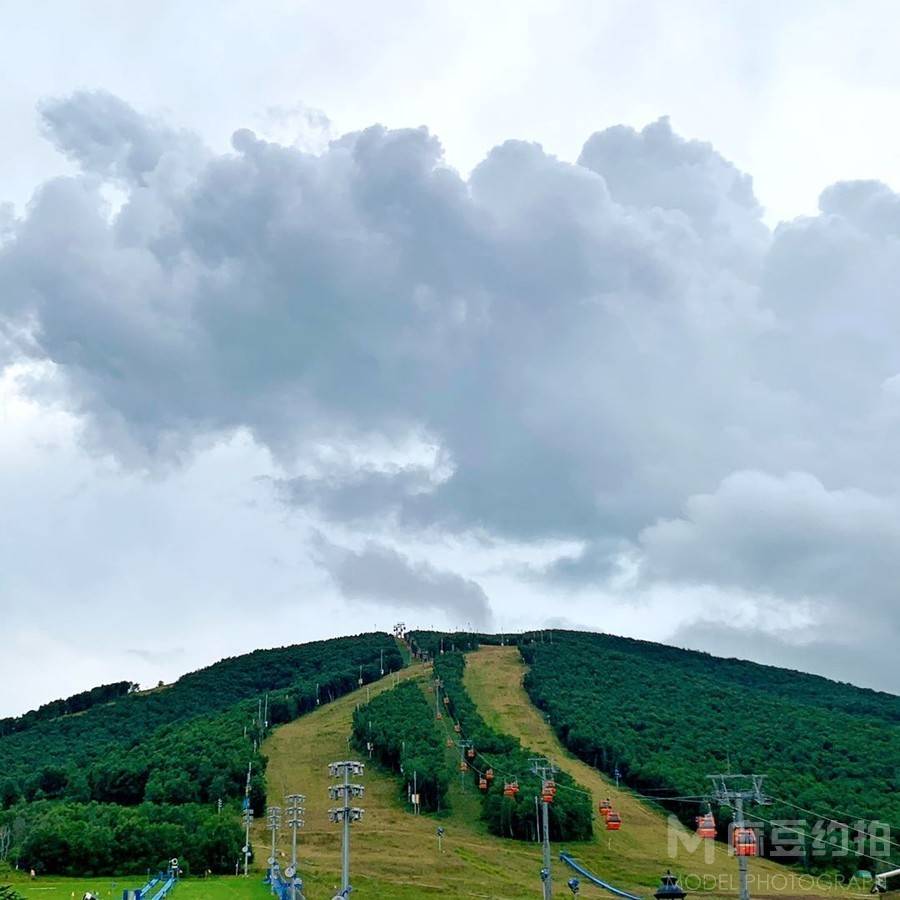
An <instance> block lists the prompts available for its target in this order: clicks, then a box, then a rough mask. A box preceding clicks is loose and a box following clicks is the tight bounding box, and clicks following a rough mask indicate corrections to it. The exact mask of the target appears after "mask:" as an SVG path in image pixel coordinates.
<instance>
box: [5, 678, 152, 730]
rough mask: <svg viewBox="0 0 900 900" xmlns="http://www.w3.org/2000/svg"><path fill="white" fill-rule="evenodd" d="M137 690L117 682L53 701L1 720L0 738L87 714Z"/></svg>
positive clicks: (130, 685) (135, 687)
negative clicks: (94, 707) (62, 718)
mask: <svg viewBox="0 0 900 900" xmlns="http://www.w3.org/2000/svg"><path fill="white" fill-rule="evenodd" d="M136 689H137V685H136V684H134V683H133V682H131V681H117V682H115V683H114V684H101V685H100V686H99V687H95V688H91V689H90V690H89V691H81V692H79V693H77V694H73V695H72V696H71V697H66V699H65V700H52V701H51V702H50V703H45V704H44V705H43V706H39V707H38V708H37V709H33V710H31V712H27V713H25V714H24V715H22V716H13V717H10V718H6V719H0V737H4V736H5V735H7V734H12V733H13V732H16V731H25V729H27V728H31V726H32V725H35V724H37V723H38V722H46V721H49V720H50V719H58V718H59V717H60V716H71V715H74V714H75V713H82V712H85V711H86V710H88V709H90V708H91V707H92V706H97V705H99V704H101V703H109V702H110V701H112V700H118V699H119V697H124V696H125V695H126V694H129V693H131V692H132V691H134V690H136Z"/></svg>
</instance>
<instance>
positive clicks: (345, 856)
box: [328, 760, 366, 897]
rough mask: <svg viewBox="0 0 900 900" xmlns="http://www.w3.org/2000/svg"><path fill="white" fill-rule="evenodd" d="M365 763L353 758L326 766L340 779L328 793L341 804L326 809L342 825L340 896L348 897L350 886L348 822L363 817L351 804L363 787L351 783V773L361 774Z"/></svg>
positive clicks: (362, 790)
mask: <svg viewBox="0 0 900 900" xmlns="http://www.w3.org/2000/svg"><path fill="white" fill-rule="evenodd" d="M365 768H366V767H365V764H364V763H361V762H356V761H355V760H346V761H343V762H333V763H330V764H329V766H328V772H329V774H330V775H331V777H332V778H340V779H342V780H341V782H340V783H339V784H333V785H332V786H331V787H330V788H328V795H329V797H331V799H332V800H335V801H340V803H341V805H340V806H337V807H334V808H332V809H329V810H328V818H329V820H330V821H332V822H341V823H343V826H344V829H343V831H344V834H343V842H342V847H341V893H340V894H339V895H338V896H340V897H349V895H350V891H351V887H350V823H351V822H358V821H359V820H360V819H361V818H362V817H363V810H362V809H360V808H359V807H358V806H351V804H350V801H351V800H352V799H353V798H354V797H362V796H363V794H364V793H365V788H364V787H363V786H362V785H361V784H352V783H351V781H350V776H351V775H357V776H362V774H363V772H364V771H365Z"/></svg>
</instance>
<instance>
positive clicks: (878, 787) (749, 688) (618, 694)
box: [520, 632, 900, 867]
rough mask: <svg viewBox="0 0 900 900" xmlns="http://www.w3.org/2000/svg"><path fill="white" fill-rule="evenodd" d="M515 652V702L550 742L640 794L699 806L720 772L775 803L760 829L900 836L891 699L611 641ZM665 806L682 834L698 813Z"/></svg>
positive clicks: (898, 743)
mask: <svg viewBox="0 0 900 900" xmlns="http://www.w3.org/2000/svg"><path fill="white" fill-rule="evenodd" d="M520 646H521V652H522V654H523V656H524V658H525V660H526V662H527V663H528V664H529V665H530V667H531V669H530V673H529V675H528V677H527V678H526V682H525V687H526V690H527V691H528V693H529V695H530V696H531V698H532V700H533V701H534V702H535V704H536V705H537V706H538V707H539V708H541V709H542V710H545V711H546V712H547V713H549V716H550V721H551V723H552V725H553V727H554V728H555V729H556V731H557V733H558V734H559V736H560V738H561V739H562V741H563V742H564V743H565V744H566V745H567V746H568V747H569V749H571V750H572V751H573V752H574V753H576V754H577V755H578V756H580V757H581V758H582V759H584V760H585V761H586V762H588V763H590V764H591V765H594V766H597V767H599V768H601V769H603V770H604V771H606V772H607V773H609V774H612V773H613V772H614V771H615V770H616V769H617V768H618V770H619V772H620V774H621V776H622V778H623V779H624V781H625V782H626V783H627V784H629V785H630V786H632V787H634V788H636V789H638V790H640V791H646V792H648V793H650V794H651V795H652V796H654V797H658V798H660V799H662V798H664V797H665V795H666V794H668V793H671V795H673V796H674V795H679V796H692V795H698V796H699V795H703V794H705V793H707V792H708V790H709V787H710V783H709V781H708V780H707V778H706V776H707V774H710V773H716V772H723V771H728V770H729V767H730V770H731V771H741V772H746V771H751V772H761V773H765V774H767V776H768V778H767V781H766V785H767V788H768V791H769V792H770V794H771V795H772V796H773V798H774V803H773V805H772V806H767V807H764V808H763V809H761V810H759V809H757V810H753V811H752V812H753V814H755V815H756V816H757V818H759V819H761V820H770V821H771V820H776V819H791V820H797V819H800V820H806V823H807V824H806V825H805V826H803V827H804V828H805V829H806V831H808V832H809V833H810V834H812V832H813V829H814V828H815V825H816V821H817V819H818V818H820V817H821V818H822V819H823V820H824V827H825V829H826V832H828V830H829V829H830V833H827V835H826V833H824V832H823V836H826V839H827V840H834V841H835V842H838V843H840V842H841V839H842V838H841V834H840V829H839V828H838V823H840V822H845V823H846V822H848V821H849V820H850V819H851V818H852V820H853V822H854V823H855V821H856V820H858V819H864V820H873V819H878V820H881V821H883V822H887V823H892V824H897V823H900V793H898V789H900V728H898V721H900V720H898V715H900V698H898V697H895V696H892V695H889V694H881V693H878V692H875V691H870V690H864V689H861V688H856V687H853V686H851V685H846V684H838V683H835V682H831V681H828V680H827V679H824V678H819V677H816V676H812V675H804V674H801V673H797V672H791V671H788V670H784V669H776V668H772V667H769V666H761V665H757V664H754V663H749V662H742V661H739V660H723V659H717V658H715V657H712V656H709V655H707V654H703V653H696V652H693V651H685V650H678V649H675V648H672V647H666V646H662V645H659V644H652V643H648V642H642V641H634V640H628V639H624V638H617V637H612V636H609V635H600V634H583V633H577V632H555V633H554V642H553V644H552V645H551V644H549V643H544V644H539V643H534V642H525V643H522V644H521V645H520ZM671 805H672V807H673V808H674V809H676V810H677V811H678V812H679V813H680V814H681V815H682V816H683V817H684V819H685V820H686V821H691V820H692V818H693V816H695V815H696V814H697V811H698V805H697V804H690V803H685V802H677V803H674V804H671ZM720 825H721V823H720ZM863 830H865V827H864V829H863ZM859 832H860V829H859V827H858V826H854V828H852V829H851V839H852V838H853V837H859V836H860V835H859ZM863 837H864V835H863ZM810 847H811V845H810V844H808V845H807V848H806V861H807V862H814V860H812V859H810V858H809V851H810ZM835 849H836V848H834V847H829V846H828V845H823V847H822V852H827V854H828V855H829V856H831V855H832V853H833V852H834V851H835ZM865 849H866V851H868V850H869V849H871V846H870V844H869V842H867V844H866V848H865ZM832 861H833V862H834V863H836V864H840V863H841V854H840V853H838V854H837V858H835V859H833V860H832ZM857 862H858V861H857V860H854V859H852V858H847V859H846V861H845V864H846V866H847V867H853V866H855V865H856V864H857Z"/></svg>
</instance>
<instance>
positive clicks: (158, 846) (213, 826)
mask: <svg viewBox="0 0 900 900" xmlns="http://www.w3.org/2000/svg"><path fill="white" fill-rule="evenodd" d="M12 829H13V839H14V840H15V841H16V842H17V849H16V851H15V852H16V856H18V857H19V858H20V859H21V860H22V862H23V867H24V868H30V867H31V866H34V867H35V868H36V869H37V871H38V872H52V873H54V874H59V875H87V876H90V875H107V874H111V873H134V872H144V871H146V870H147V869H148V868H149V869H153V870H156V869H162V868H164V867H165V861H166V860H168V859H171V857H172V855H173V853H174V852H175V851H174V850H173V848H176V849H177V852H178V858H179V861H180V864H181V867H182V869H184V870H185V871H186V872H187V873H188V874H190V871H194V872H203V871H206V870H207V869H210V870H212V871H213V872H229V871H231V872H233V871H234V863H235V860H236V859H237V858H238V856H239V853H240V847H241V845H242V844H243V837H244V835H243V832H242V830H241V827H240V823H239V818H238V816H236V815H234V814H233V810H229V809H224V810H223V811H222V812H221V813H217V811H216V809H215V808H210V807H207V806H199V805H197V804H183V805H177V806H175V805H171V806H170V805H160V804H153V803H146V804H142V805H141V806H127V807H126V806H115V805H112V804H108V803H103V804H101V803H53V802H50V801H47V800H42V801H39V802H37V803H32V804H29V805H27V806H23V807H21V808H19V809H17V811H16V815H15V817H14V818H13V819H12ZM14 858H15V857H14Z"/></svg>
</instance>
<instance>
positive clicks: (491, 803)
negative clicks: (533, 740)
mask: <svg viewBox="0 0 900 900" xmlns="http://www.w3.org/2000/svg"><path fill="white" fill-rule="evenodd" d="M465 662H466V661H465V656H464V655H463V653H461V652H459V651H457V652H445V653H443V654H441V653H440V652H438V655H437V656H436V657H435V659H434V674H435V676H436V678H439V679H440V681H441V690H442V694H443V696H446V698H447V700H448V704H447V705H446V706H445V707H443V708H444V709H445V711H446V715H448V716H449V719H450V720H454V721H455V722H457V723H458V724H459V725H460V729H461V737H463V738H464V739H466V740H469V741H471V742H472V745H473V749H474V751H475V756H474V758H473V759H472V760H471V761H470V762H471V765H470V770H469V775H470V777H471V778H472V779H473V782H474V783H475V785H476V789H477V784H478V779H479V778H480V776H481V774H482V773H484V772H486V770H487V769H488V768H490V769H492V770H493V774H494V778H493V780H492V781H491V782H490V784H489V787H488V789H487V790H486V791H484V792H483V793H482V815H483V816H484V819H485V821H486V823H487V825H488V828H489V829H490V831H491V832H492V833H493V834H496V835H500V836H502V837H514V838H518V839H520V840H532V839H533V838H534V814H535V808H534V798H535V797H536V796H538V795H539V794H540V793H541V781H540V779H539V778H538V777H537V776H536V775H534V774H533V773H532V771H531V762H530V760H531V758H532V757H533V756H534V755H535V754H534V753H533V752H530V751H529V750H528V749H527V748H524V747H522V746H521V744H520V743H519V741H518V740H516V739H515V738H513V737H511V736H510V735H507V734H501V733H500V732H498V731H495V730H494V729H493V728H491V727H490V726H489V725H488V724H487V722H485V721H484V719H483V718H482V717H481V715H480V714H479V712H478V710H477V708H476V707H475V704H474V703H473V702H472V698H471V697H470V696H469V694H468V692H467V691H466V689H465V685H464V684H463V670H464V668H465ZM513 780H515V781H516V782H517V784H518V788H519V791H518V793H517V794H516V795H515V796H514V797H507V796H505V795H504V791H503V789H504V785H505V784H506V783H507V782H511V781H513ZM556 784H557V785H558V788H559V792H558V793H557V795H556V798H555V800H554V802H553V804H552V806H551V807H550V835H551V838H552V840H555V841H568V840H585V839H587V838H589V837H590V836H591V832H592V825H591V814H592V811H591V798H590V795H589V794H587V793H586V792H585V791H583V790H582V789H581V788H580V787H579V786H578V785H577V784H576V783H575V781H574V780H573V779H572V778H571V777H570V776H568V775H566V774H565V773H562V772H561V773H559V774H558V775H557V776H556Z"/></svg>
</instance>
